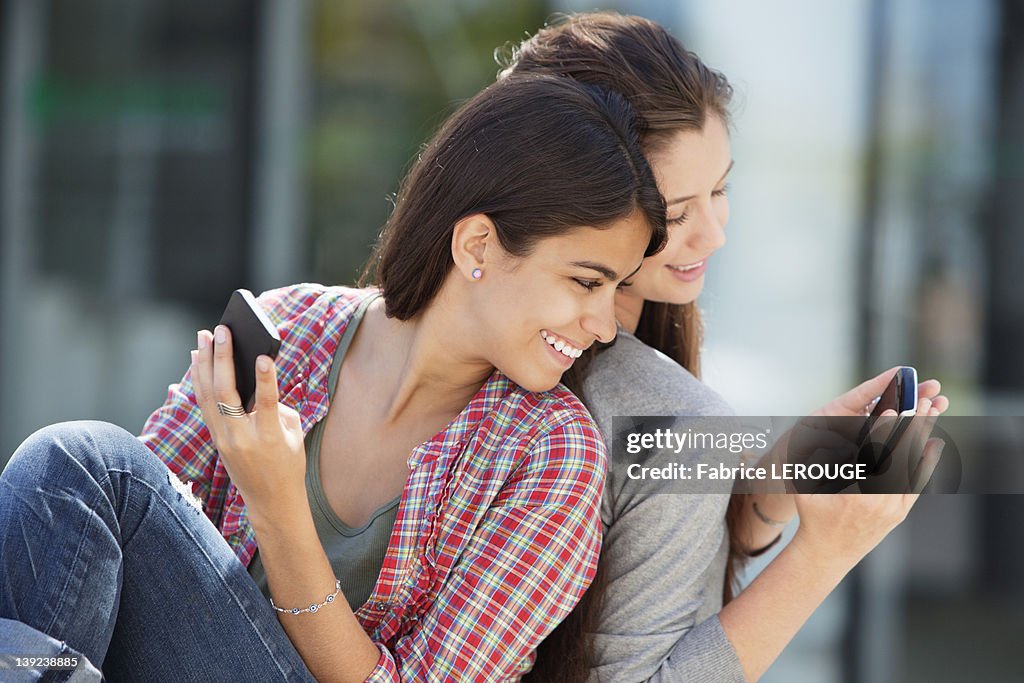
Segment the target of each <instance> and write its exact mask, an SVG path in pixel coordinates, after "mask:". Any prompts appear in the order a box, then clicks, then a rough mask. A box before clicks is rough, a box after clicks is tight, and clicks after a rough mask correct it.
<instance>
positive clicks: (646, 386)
mask: <svg viewBox="0 0 1024 683" xmlns="http://www.w3.org/2000/svg"><path fill="white" fill-rule="evenodd" d="M583 391H584V394H585V396H586V399H587V405H588V407H589V408H590V410H591V412H592V413H593V415H594V417H595V418H596V419H597V421H598V424H599V425H600V426H601V428H602V430H605V429H606V427H605V424H604V423H605V418H606V417H607V420H608V421H609V425H608V426H609V427H610V420H611V416H612V415H708V416H720V415H721V416H724V415H732V414H733V410H732V408H731V407H730V406H729V404H728V403H727V402H726V401H725V399H723V398H722V397H721V396H719V395H718V393H717V392H715V391H714V390H713V389H711V388H710V387H708V386H707V385H706V384H704V383H703V382H701V381H700V380H699V379H697V378H696V377H694V376H693V375H692V374H690V373H689V372H688V371H687V370H686V369H685V368H684V367H682V366H681V365H679V364H678V363H676V362H675V361H674V360H672V359H671V358H669V357H668V356H666V355H665V354H663V353H661V352H660V351H658V350H657V349H653V348H651V347H650V346H647V345H646V344H644V343H643V342H641V341H640V340H639V339H637V338H636V337H634V336H633V335H631V334H629V333H628V332H620V333H619V335H618V337H616V339H615V343H614V344H613V345H612V346H611V347H609V348H607V349H605V350H604V351H603V352H602V353H600V354H598V356H597V357H596V358H595V359H594V360H593V362H592V363H591V365H590V367H589V368H588V372H587V377H586V379H585V380H584V382H583Z"/></svg>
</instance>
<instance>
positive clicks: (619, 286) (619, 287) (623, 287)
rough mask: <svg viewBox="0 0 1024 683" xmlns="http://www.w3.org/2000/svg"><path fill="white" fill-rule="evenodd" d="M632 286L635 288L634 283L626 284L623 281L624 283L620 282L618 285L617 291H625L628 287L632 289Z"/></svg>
mask: <svg viewBox="0 0 1024 683" xmlns="http://www.w3.org/2000/svg"><path fill="white" fill-rule="evenodd" d="M632 286H633V283H632V282H626V281H625V280H623V281H622V282H620V283H619V284H618V285H617V286H616V287H615V289H618V290H620V291H621V290H623V289H626V288H627V287H632Z"/></svg>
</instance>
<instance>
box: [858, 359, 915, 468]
mask: <svg viewBox="0 0 1024 683" xmlns="http://www.w3.org/2000/svg"><path fill="white" fill-rule="evenodd" d="M887 410H894V411H896V415H897V417H896V420H895V423H894V424H893V426H892V431H890V432H889V434H888V436H886V438H885V441H884V445H883V448H882V454H883V457H885V456H884V454H888V453H890V452H891V451H892V449H893V448H894V447H895V446H896V443H897V442H898V441H899V440H900V437H901V436H903V432H904V431H906V429H907V427H908V426H909V425H910V418H911V417H913V416H914V415H915V414H916V413H917V370H915V369H914V368H912V367H910V366H907V365H904V366H902V367H900V368H899V369H898V370H896V374H895V375H893V378H892V379H891V380H890V381H889V384H888V386H886V387H885V391H883V392H882V394H881V395H880V396H879V397H878V398H877V399H875V405H874V407H873V408H872V409H871V413H870V414H869V415H868V417H867V419H866V420H865V421H864V426H863V427H861V431H860V437H859V438H858V442H859V443H861V444H864V442H865V441H866V440H867V438H868V435H869V434H870V433H871V429H872V427H874V425H875V422H877V421H878V418H879V417H880V416H881V415H882V413H884V412H885V411H887ZM872 460H874V458H872ZM869 464H870V465H872V466H873V467H872V469H873V468H875V467H879V466H880V465H881V464H882V463H881V462H877V463H875V462H869Z"/></svg>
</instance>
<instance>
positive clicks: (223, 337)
mask: <svg viewBox="0 0 1024 683" xmlns="http://www.w3.org/2000/svg"><path fill="white" fill-rule="evenodd" d="M227 340H228V335H227V334H226V333H225V332H224V326H223V325H217V343H218V344H223V343H224V342H226V341H227Z"/></svg>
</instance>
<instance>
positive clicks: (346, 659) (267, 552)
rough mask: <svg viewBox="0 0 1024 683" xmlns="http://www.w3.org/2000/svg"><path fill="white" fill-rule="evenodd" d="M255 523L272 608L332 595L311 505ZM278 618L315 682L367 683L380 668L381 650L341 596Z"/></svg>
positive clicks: (257, 518)
mask: <svg viewBox="0 0 1024 683" xmlns="http://www.w3.org/2000/svg"><path fill="white" fill-rule="evenodd" d="M251 519H252V522H253V529H254V530H255V532H256V538H257V540H258V541H259V548H260V557H261V558H262V562H263V568H264V571H265V572H266V576H267V583H268V585H269V586H270V593H271V595H272V596H273V597H274V604H276V605H278V606H279V607H284V608H293V607H298V608H300V609H302V608H306V607H309V606H310V605H311V604H313V603H321V602H323V601H324V598H325V596H327V595H329V594H331V593H333V592H334V587H335V581H336V579H335V576H334V571H333V570H332V569H331V565H330V562H329V561H328V560H327V556H326V555H325V554H324V550H323V547H322V546H321V545H320V539H319V538H318V537H317V534H316V528H315V527H314V525H313V518H312V516H311V514H310V512H309V508H308V506H301V507H299V506H297V509H294V510H290V511H284V510H276V511H275V514H274V515H273V517H272V521H271V518H261V517H260V516H259V515H255V516H251ZM278 619H279V621H280V622H281V625H282V626H283V627H284V629H285V632H286V633H287V634H288V637H289V638H290V639H291V641H292V644H293V645H295V648H296V650H298V652H299V654H300V655H301V656H302V659H303V661H304V662H305V663H306V666H307V667H308V668H309V670H310V671H311V672H312V673H313V675H314V676H316V678H317V680H320V681H363V680H365V679H366V677H367V676H368V675H369V674H370V672H372V671H373V669H374V667H375V666H376V665H377V660H378V658H379V655H380V653H379V651H378V650H377V647H376V646H375V645H374V644H373V642H372V641H371V640H370V638H369V637H368V636H367V635H366V633H365V632H364V631H363V629H362V627H361V626H360V625H359V622H358V621H357V620H356V618H355V615H354V614H353V613H352V609H351V608H350V606H349V604H348V601H347V600H346V599H345V597H344V595H343V594H342V593H340V592H339V594H338V596H337V597H336V598H335V599H334V601H333V602H332V603H330V604H328V605H326V606H324V607H323V608H321V609H318V610H317V611H316V612H313V613H310V612H304V613H302V614H283V613H278Z"/></svg>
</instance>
